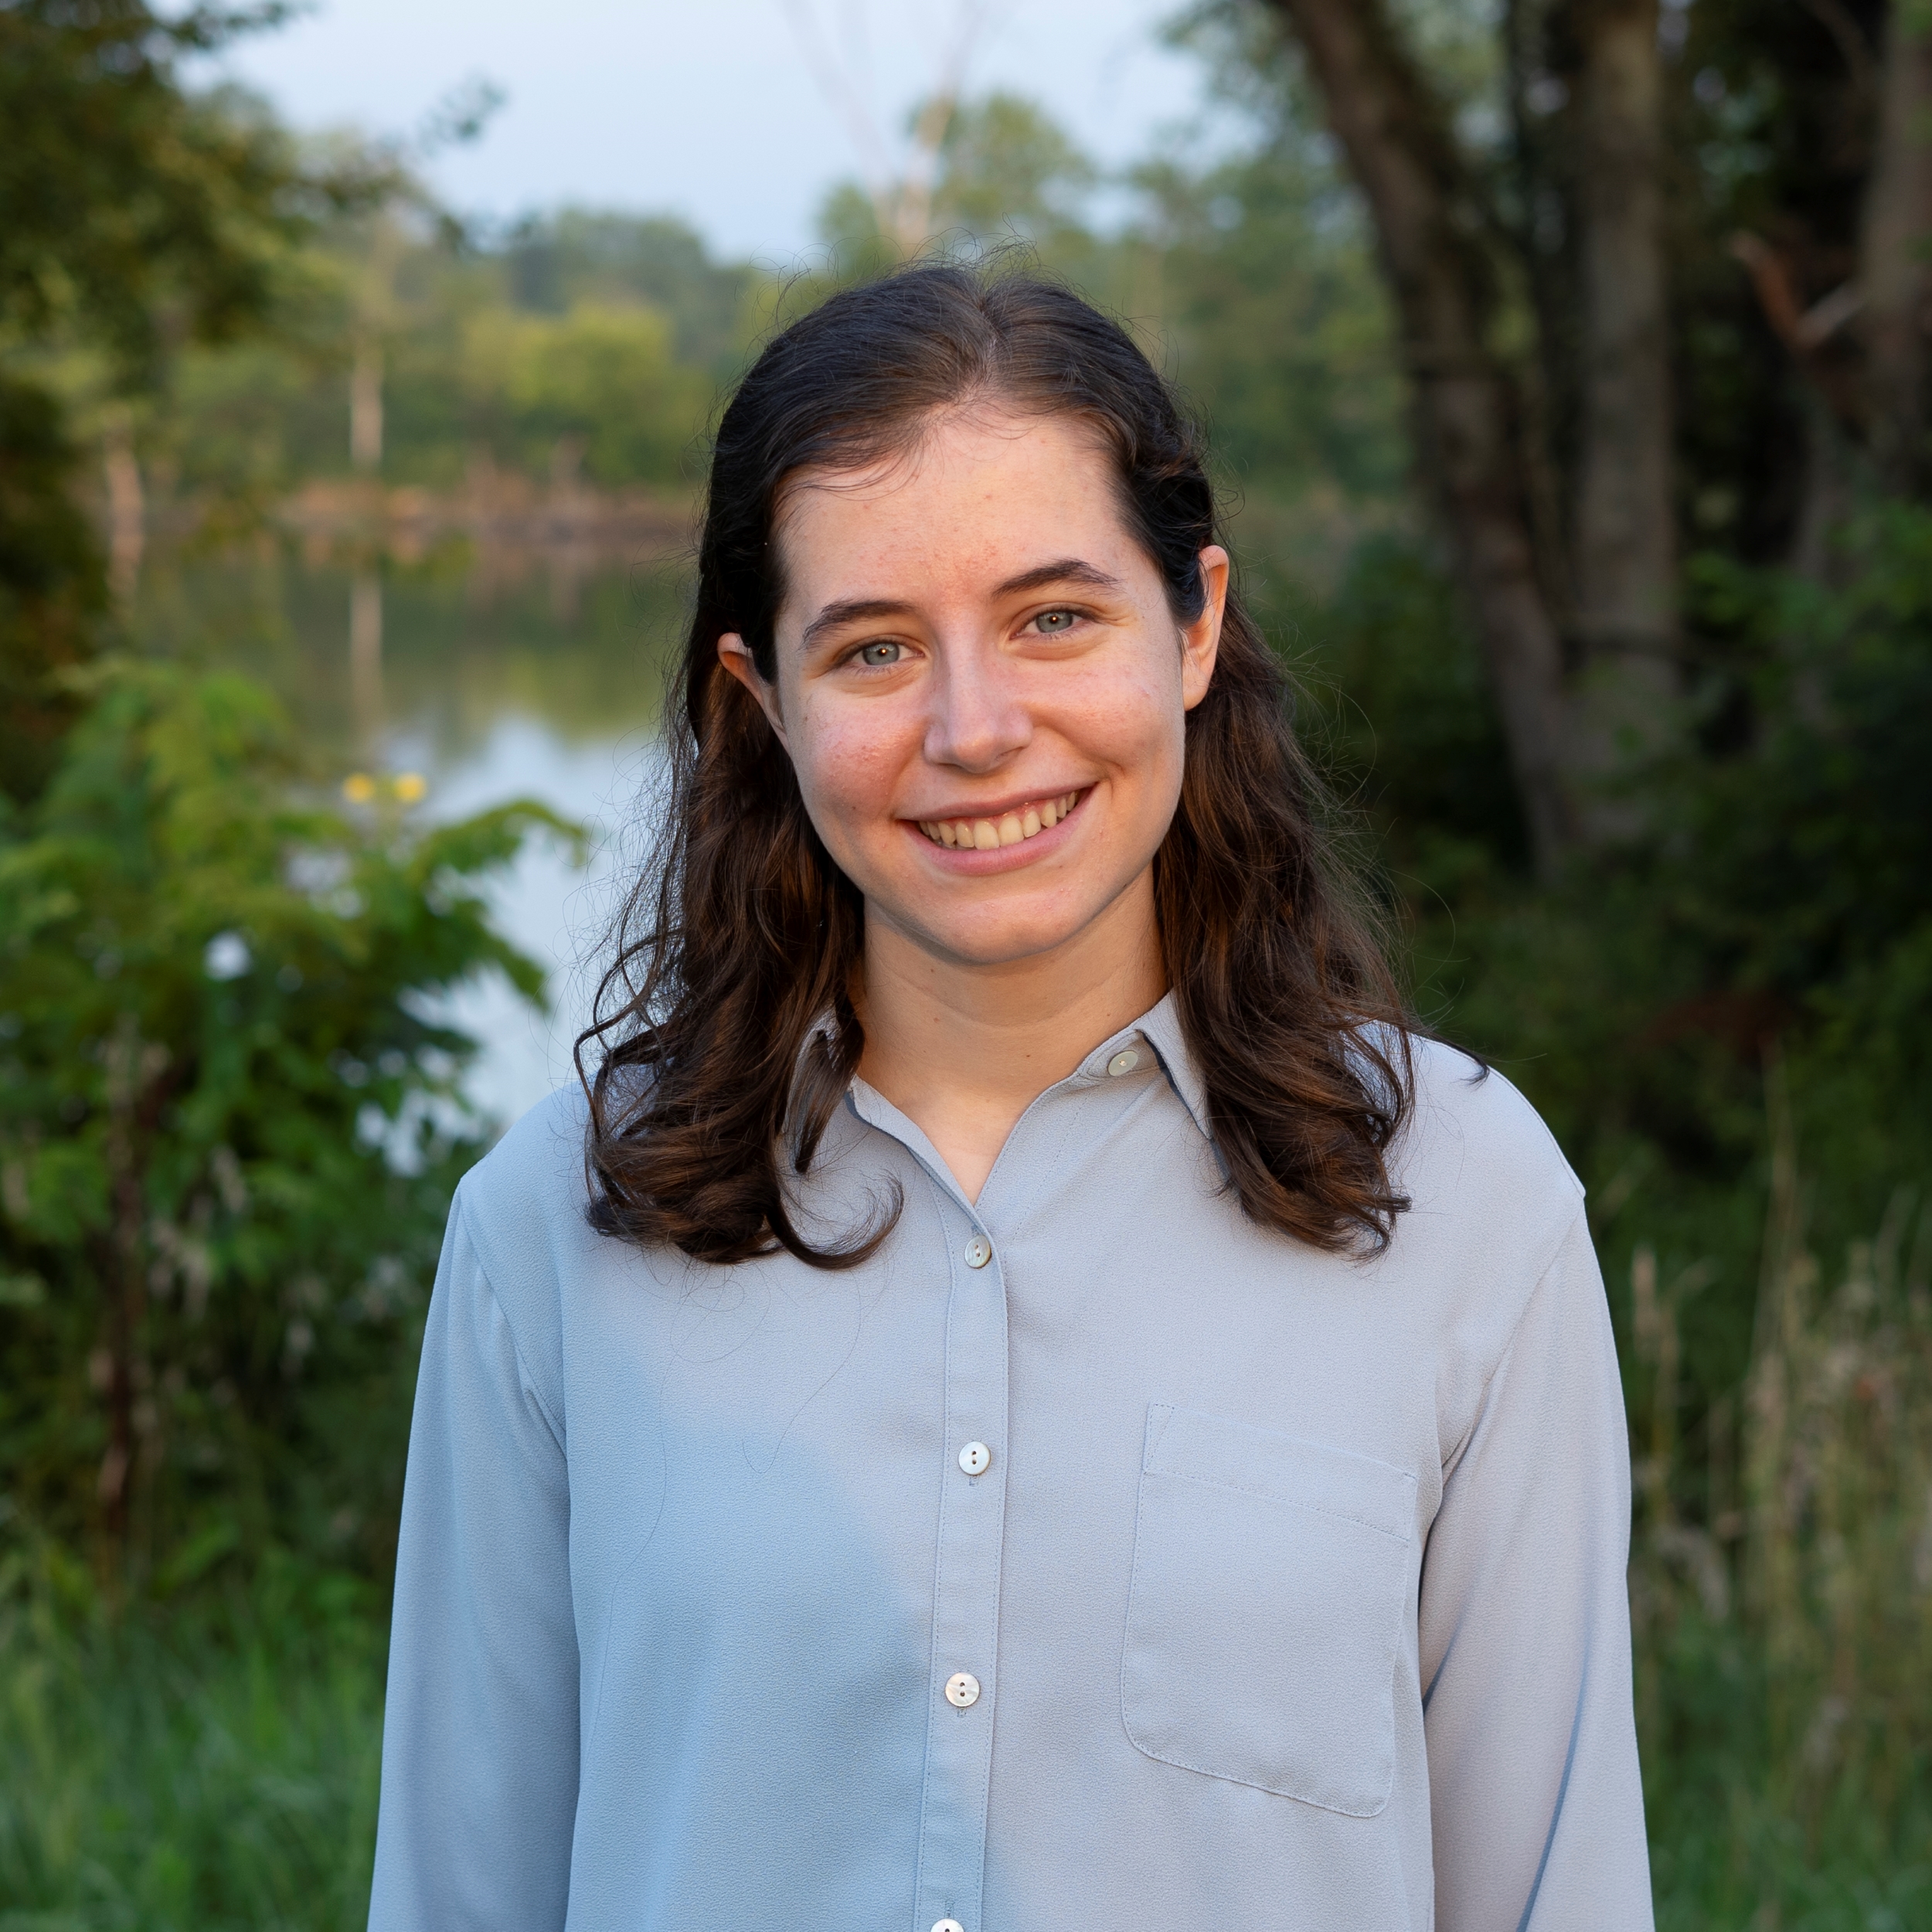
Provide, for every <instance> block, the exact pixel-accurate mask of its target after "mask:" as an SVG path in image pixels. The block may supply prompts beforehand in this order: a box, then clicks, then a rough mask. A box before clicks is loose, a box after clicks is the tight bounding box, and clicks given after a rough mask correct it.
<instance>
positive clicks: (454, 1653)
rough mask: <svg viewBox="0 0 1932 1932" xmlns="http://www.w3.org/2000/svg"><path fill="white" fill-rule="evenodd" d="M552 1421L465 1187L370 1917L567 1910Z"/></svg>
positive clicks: (413, 1476)
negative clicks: (476, 1231) (490, 1275)
mask: <svg viewBox="0 0 1932 1932" xmlns="http://www.w3.org/2000/svg"><path fill="white" fill-rule="evenodd" d="M560 1435H561V1432H560V1430H559V1429H558V1427H556V1423H555V1422H554V1420H553V1417H552V1416H551V1414H550V1413H549V1407H548V1406H546V1403H544V1402H543V1400H542V1398H541V1397H540V1396H539V1394H538V1393H537V1391H536V1388H535V1386H534V1385H533V1384H532V1381H531V1379H530V1376H529V1373H528V1372H527V1371H526V1368H525V1366H524V1360H523V1358H522V1355H520V1354H519V1351H518V1349H517V1345H516V1339H515V1336H514V1335H512V1333H511V1331H510V1327H509V1322H508V1321H507V1320H506V1319H505V1316H504V1313H503V1310H502V1307H501V1305H500V1304H498V1301H497V1298H496V1295H495V1291H493V1290H492V1287H491V1286H490V1284H489V1281H488V1279H487V1277H485V1274H484V1273H483V1270H482V1267H481V1264H479V1263H478V1260H477V1257H476V1254H475V1251H474V1249H473V1248H472V1247H471V1245H470V1241H469V1238H468V1233H467V1230H466V1229H465V1227H464V1211H463V1204H462V1199H461V1196H458V1197H457V1206H456V1207H455V1209H454V1212H453V1213H451V1217H450V1227H449V1233H448V1234H447V1236H446V1238H445V1240H444V1246H443V1259H442V1265H441V1266H440V1268H439V1269H438V1270H437V1281H436V1292H435V1294H434V1298H433V1299H432V1300H431V1301H430V1314H429V1322H428V1327H427V1332H426V1333H425V1334H424V1335H423V1364H422V1368H421V1371H420V1376H419V1378H418V1380H417V1389H416V1416H415V1420H414V1423H413V1425H412V1427H411V1429H410V1452H409V1468H408V1474H407V1476H406V1479H405V1481H404V1485H403V1524H402V1538H401V1543H400V1547H399V1549H398V1551H397V1555H396V1617H395V1626H394V1631H393V1637H392V1638H391V1642H390V1650H389V1702H388V1709H387V1713H386V1717H385V1719H384V1724H383V1795H382V1807H381V1811H380V1815H379V1822H378V1825H377V1830H376V1881H375V1888H374V1894H373V1896H372V1900H371V1901H370V1905H369V1927H370V1932H440V1929H441V1928H444V1927H449V1928H452V1932H454V1928H457V1927H461V1928H462V1932H485V1929H486V1928H488V1929H491V1932H495V1929H496V1928H500V1929H501V1932H545V1928H546V1927H556V1928H560V1927H562V1926H563V1920H564V1910H565V1906H566V1903H567V1901H568V1897H569V1893H570V1837H571V1830H572V1826H573V1821H574V1818H575V1815H576V1811H577V1633H576V1627H575V1624H574V1623H573V1619H572V1614H571V1604H570V1488H569V1483H568V1479H567V1477H566V1469H565V1464H564V1456H563V1447H562V1445H561V1440H560Z"/></svg>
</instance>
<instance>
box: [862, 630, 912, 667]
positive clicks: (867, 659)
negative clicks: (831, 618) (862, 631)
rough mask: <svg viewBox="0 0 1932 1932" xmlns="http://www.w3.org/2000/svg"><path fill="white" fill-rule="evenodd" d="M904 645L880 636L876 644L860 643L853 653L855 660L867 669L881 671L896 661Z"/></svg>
mask: <svg viewBox="0 0 1932 1932" xmlns="http://www.w3.org/2000/svg"><path fill="white" fill-rule="evenodd" d="M905 648H906V647H905V646H904V645H902V644H896V643H894V642H893V640H892V639H891V638H881V639H880V640H879V642H878V643H876V644H862V645H860V646H859V648H858V650H857V651H855V653H854V654H853V655H854V658H855V662H858V663H859V664H862V665H864V666H865V667H866V669H867V670H869V671H883V670H885V669H886V668H887V667H888V666H889V665H895V664H896V663H898V662H899V660H900V657H901V655H903V653H904V651H905Z"/></svg>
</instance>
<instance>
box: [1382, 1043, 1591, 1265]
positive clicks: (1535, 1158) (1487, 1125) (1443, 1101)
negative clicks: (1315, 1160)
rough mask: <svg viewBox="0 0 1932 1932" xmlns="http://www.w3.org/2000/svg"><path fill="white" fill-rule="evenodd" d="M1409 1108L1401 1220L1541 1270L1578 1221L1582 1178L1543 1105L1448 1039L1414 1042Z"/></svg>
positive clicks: (1415, 1229) (1411, 1229)
mask: <svg viewBox="0 0 1932 1932" xmlns="http://www.w3.org/2000/svg"><path fill="white" fill-rule="evenodd" d="M1410 1054H1411V1059H1412V1061H1413V1067H1414V1085H1413V1089H1412V1091H1411V1096H1410V1111H1409V1114H1408V1117H1407V1119H1406V1121H1405V1123H1404V1124H1403V1130H1402V1132H1401V1134H1400V1138H1398V1140H1397V1142H1396V1146H1395V1148H1394V1149H1393V1155H1392V1158H1391V1161H1390V1164H1389V1165H1390V1172H1391V1176H1392V1178H1393V1180H1394V1181H1395V1182H1396V1186H1397V1188H1398V1189H1400V1192H1403V1194H1405V1195H1406V1196H1408V1199H1409V1201H1410V1207H1409V1210H1408V1212H1407V1213H1405V1214H1404V1215H1403V1216H1402V1222H1401V1223H1400V1224H1399V1232H1398V1235H1397V1241H1398V1243H1400V1241H1401V1240H1402V1236H1403V1233H1404V1232H1406V1233H1409V1234H1410V1236H1411V1237H1412V1240H1411V1245H1413V1244H1414V1242H1415V1241H1416V1240H1420V1239H1423V1237H1425V1236H1426V1237H1427V1240H1428V1241H1429V1244H1430V1245H1431V1246H1434V1245H1437V1243H1444V1242H1446V1243H1448V1244H1449V1245H1450V1246H1451V1247H1456V1248H1471V1249H1474V1250H1475V1251H1477V1252H1479V1253H1481V1254H1482V1255H1484V1256H1485V1257H1488V1260H1489V1262H1490V1263H1491V1264H1492V1265H1495V1264H1505V1266H1506V1268H1507V1272H1508V1273H1509V1274H1512V1275H1515V1276H1519V1277H1520V1276H1521V1274H1522V1273H1523V1272H1524V1271H1527V1272H1528V1274H1529V1279H1530V1280H1531V1281H1534V1279H1535V1278H1536V1277H1537V1276H1539V1275H1540V1274H1541V1273H1542V1272H1543V1270H1544V1269H1545V1268H1546V1267H1548V1265H1549V1261H1550V1260H1551V1258H1552V1257H1553V1256H1554V1255H1555V1253H1556V1250H1557V1249H1558V1248H1559V1247H1560V1246H1561V1245H1562V1243H1563V1240H1564V1238H1565V1237H1566V1236H1567V1235H1568V1234H1569V1233H1570V1231H1571V1230H1572V1229H1573V1227H1574V1226H1576V1225H1577V1223H1578V1221H1579V1219H1580V1217H1581V1215H1582V1211H1583V1183H1582V1182H1580V1181H1579V1180H1578V1179H1577V1175H1576V1174H1575V1172H1573V1170H1572V1168H1571V1167H1570V1163H1569V1162H1568V1161H1566V1159H1565V1158H1563V1150H1562V1149H1561V1148H1560V1147H1559V1146H1558V1145H1556V1137H1555V1135H1553V1134H1552V1133H1551V1132H1550V1131H1549V1128H1548V1127H1546V1125H1545V1124H1544V1123H1543V1117H1542V1116H1541V1115H1540V1114H1538V1113H1537V1111H1536V1109H1535V1108H1534V1107H1532V1106H1531V1105H1530V1104H1529V1101H1528V1100H1526V1099H1524V1097H1522V1094H1521V1093H1519V1091H1518V1090H1517V1089H1516V1088H1515V1087H1514V1086H1512V1084H1511V1083H1510V1082H1509V1080H1508V1079H1506V1078H1505V1077H1504V1076H1503V1075H1502V1074H1501V1073H1498V1072H1496V1071H1495V1069H1494V1068H1488V1069H1485V1068H1484V1067H1483V1066H1481V1064H1480V1063H1478V1062H1477V1061H1475V1060H1471V1058H1470V1057H1469V1056H1468V1055H1467V1054H1466V1053H1461V1051H1459V1050H1458V1049H1457V1048H1455V1047H1453V1046H1447V1045H1445V1044H1444V1043H1442V1042H1441V1041H1439V1040H1431V1039H1411V1041H1410Z"/></svg>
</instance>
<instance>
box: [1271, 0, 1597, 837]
mask: <svg viewBox="0 0 1932 1932" xmlns="http://www.w3.org/2000/svg"><path fill="white" fill-rule="evenodd" d="M1277 4H1278V5H1279V8H1280V11H1281V14H1282V15H1283V17H1284V19H1286V20H1287V22H1288V23H1289V25H1290V26H1291V28H1292V29H1293V30H1294V34H1295V36H1296V39H1297V40H1298V43H1299V44H1300V45H1301V48H1302V49H1303V50H1304V53H1305V54H1306V56H1307V59H1308V66H1309V68H1310V70H1311V72H1312V73H1313V74H1314V76H1315V80H1316V82H1317V84H1318V87H1320V89H1321V95H1322V98H1323V100H1325V103H1326V104H1327V110H1328V117H1329V121H1330V122H1331V124H1332V126H1333V128H1334V130H1335V135H1336V138H1337V139H1338V141H1340V142H1341V144H1342V148H1343V149H1344V151H1345V152H1346V153H1347V155H1348V157H1349V163H1350V165H1351V167H1352V170H1353V172H1354V174H1355V179H1356V180H1357V181H1358V182H1359V184H1360V185H1361V187H1362V192H1363V194H1364V196H1366V199H1367V201H1368V203H1369V208H1370V209H1371V211H1372V215H1373V217H1374V220H1375V226H1376V239H1377V242H1378V244H1379V253H1380V257H1381V260H1382V264H1383V270H1384V273H1385V274H1386V276H1387V277H1388V280H1389V286H1390V288H1391V290H1392V291H1393V294H1394V298H1395V303H1396V314H1397V316H1398V318H1399V324H1400V333H1401V341H1402V349H1403V361H1404V364H1405V366H1406V369H1407V372H1408V376H1409V379H1410V384H1411V386H1412V389H1413V396H1414V411H1413V415H1414V425H1415V434H1416V438H1417V444H1418V447H1419V451H1420V463H1421V468H1422V471H1423V474H1424V476H1425V477H1426V478H1427V481H1428V482H1429V483H1430V485H1431V486H1432V489H1433V493H1434V496H1435V498H1436V501H1437V506H1438V509H1439V510H1440V515H1441V516H1442V519H1443V521H1444V526H1445V527H1446V528H1447V530H1448V532H1449V533H1450V535H1451V539H1452V543H1453V548H1454V555H1455V556H1456V559H1457V562H1458V566H1459V568H1460V571H1461V576H1462V578H1463V581H1464V587H1465V590H1466V591H1467V594H1468V597H1469V599H1470V602H1471V606H1472V607H1473V608H1474V610H1475V613H1476V616H1477V621H1478V628H1479V630H1480V632H1481V637H1482V640H1483V643H1484V646H1485V651H1486V654H1487V657H1488V665H1489V670H1490V676H1491V679H1492V682H1493V685H1494V686H1495V692H1496V697H1497V702H1498V706H1499V708H1500V709H1501V711H1502V716H1503V721H1504V726H1505V734H1506V736H1507V740H1508V743H1509V753H1510V759H1511V762H1512V767H1513V768H1514V770H1515V777H1516V783H1517V786H1518V788H1519V791H1520V792H1521V794H1522V801H1523V810H1524V816H1525V818H1526V821H1527V822H1528V824H1529V831H1530V837H1531V842H1532V845H1533V847H1534V849H1535V852H1536V856H1537V859H1538V862H1539V865H1540V866H1542V867H1543V869H1545V870H1546V871H1547V870H1548V869H1550V868H1552V867H1553V866H1554V865H1555V864H1556V862H1557V861H1558V859H1560V856H1561V855H1562V854H1563V852H1564V851H1565V849H1566V848H1567V847H1568V846H1569V845H1570V844H1571V843H1572V842H1573V840H1574V838H1575V837H1576V835H1577V830H1578V828H1579V819H1580V813H1579V804H1578V801H1577V793H1576V787H1575V784H1574V782H1573V765H1574V757H1575V747H1574V743H1573V732H1572V727H1571V720H1570V704H1569V701H1568V696H1567V693H1566V689H1565V679H1564V665H1563V635H1562V631H1561V628H1560V624H1559V621H1558V616H1557V612H1556V609H1555V607H1553V600H1552V598H1551V596H1550V593H1549V585H1548V584H1547V583H1546V580H1545V578H1544V577H1543V574H1542V573H1541V572H1540V571H1539V558H1538V550H1537V543H1536V532H1535V529H1534V526H1533V522H1532V519H1533V514H1534V509H1533V499H1534V485H1533V481H1532V475H1531V472H1530V469H1529V464H1528V463H1527V461H1526V454H1525V447H1524V436H1525V430H1524V425H1523V423H1522V409H1521V405H1520V399H1519V395H1518V393H1517V389H1516V386H1515V383H1514V381H1513V380H1512V376H1511V372H1510V371H1509V369H1508V367H1507V366H1505V362H1503V360H1502V357H1501V356H1500V355H1498V352H1497V351H1496V349H1495V347H1494V341H1495V335H1496V331H1497V323H1498V316H1499V313H1500V311H1501V308H1502V301H1503V291H1502V287H1501V285H1500V283H1499V279H1498V270H1497V263H1496V260H1495V219H1494V216H1493V213H1492V209H1491V208H1490V206H1489V205H1488V200H1487V198H1486V196H1485V193H1484V192H1483V188H1482V184H1481V182H1480V180H1479V179H1478V175H1477V173H1476V171H1475V168H1473V167H1472V165H1471V162H1470V160H1469V158H1468V155H1466V154H1465V152H1464V150H1463V148H1462V147H1461V145H1460V144H1459V143H1458V141H1457V139H1456V138H1455V134H1454V129H1453V128H1452V127H1451V123H1450V119H1449V116H1448V114H1447V111H1446V109H1445V107H1444V103H1443V101H1442V100H1441V99H1440V97H1439V96H1438V95H1437V93H1436V91H1435V90H1434V89H1433V88H1432V87H1430V85H1429V83H1428V82H1427V80H1426V78H1425V77H1424V76H1423V73H1422V70H1421V69H1420V66H1418V65H1417V62H1416V61H1415V60H1414V58H1413V56H1412V55H1411V54H1410V52H1409V51H1408V49H1406V48H1405V47H1404V46H1403V43H1402V42H1401V39H1400V37H1399V36H1398V33H1397V31H1396V25H1395V22H1394V21H1393V18H1392V17H1391V15H1389V12H1388V10H1387V9H1386V6H1385V5H1384V4H1383V0H1277Z"/></svg>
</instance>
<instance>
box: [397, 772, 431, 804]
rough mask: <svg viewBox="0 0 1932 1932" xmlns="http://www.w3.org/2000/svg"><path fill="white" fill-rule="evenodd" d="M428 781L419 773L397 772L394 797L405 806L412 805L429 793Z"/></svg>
mask: <svg viewBox="0 0 1932 1932" xmlns="http://www.w3.org/2000/svg"><path fill="white" fill-rule="evenodd" d="M429 788H430V784H429V781H428V780H427V778H425V777H423V774H421V773H420V771H404V772H399V773H398V774H396V797H397V798H400V799H401V800H402V801H403V804H406V805H413V804H415V803H416V802H417V800H418V799H420V798H423V796H424V795H425V794H427V791H429Z"/></svg>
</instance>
